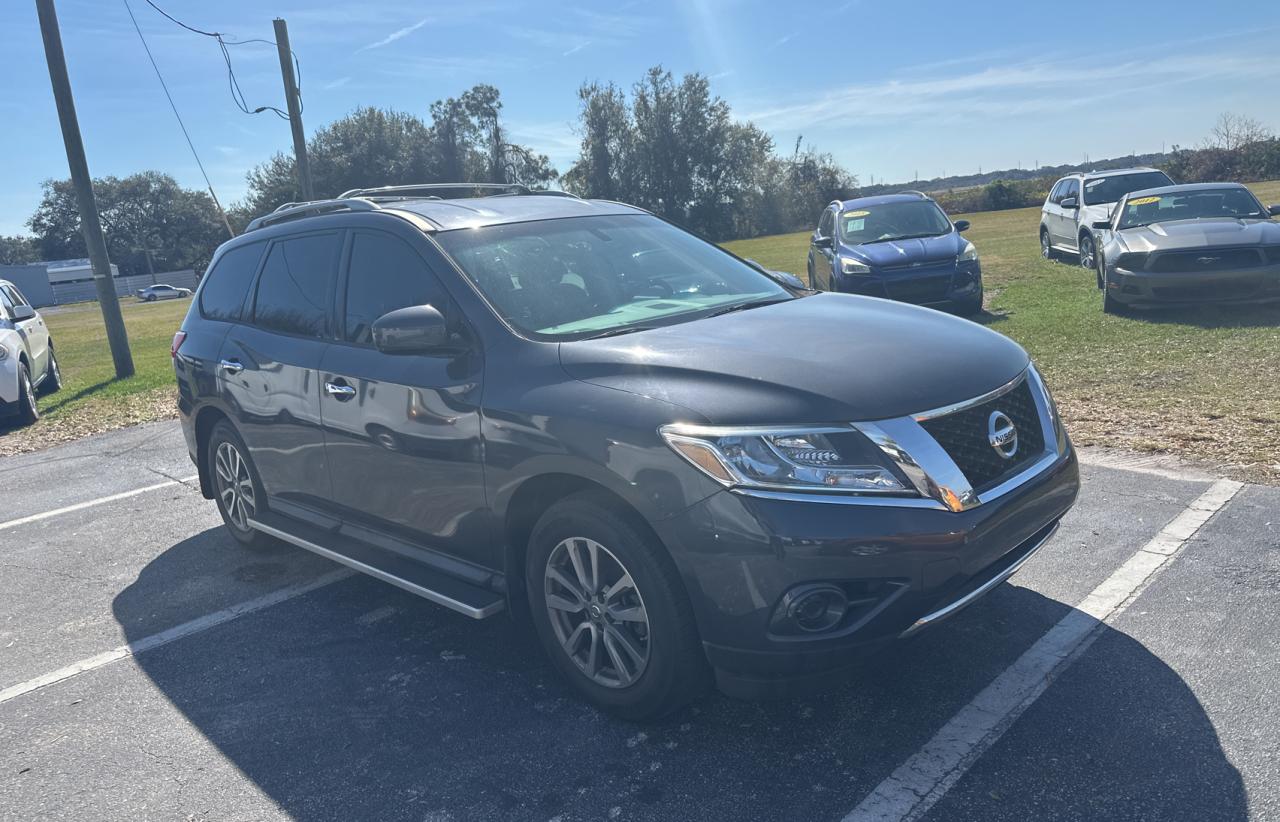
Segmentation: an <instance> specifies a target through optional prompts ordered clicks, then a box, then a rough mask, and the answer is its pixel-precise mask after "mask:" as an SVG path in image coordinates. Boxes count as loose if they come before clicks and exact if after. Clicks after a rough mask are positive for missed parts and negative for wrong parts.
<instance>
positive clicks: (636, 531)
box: [525, 492, 711, 721]
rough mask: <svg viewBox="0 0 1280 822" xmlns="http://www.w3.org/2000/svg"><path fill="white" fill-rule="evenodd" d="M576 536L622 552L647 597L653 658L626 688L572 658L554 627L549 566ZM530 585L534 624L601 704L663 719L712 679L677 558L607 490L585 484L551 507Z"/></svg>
mask: <svg viewBox="0 0 1280 822" xmlns="http://www.w3.org/2000/svg"><path fill="white" fill-rule="evenodd" d="M571 537H585V538H587V539H592V540H595V541H596V542H598V543H600V544H601V545H603V546H605V547H606V548H607V549H608V550H609V551H610V552H612V553H613V554H615V555H616V556H617V557H618V559H619V560H620V561H621V562H622V563H623V564H624V565H625V566H626V569H627V570H628V571H629V572H630V574H631V578H632V580H633V581H634V582H635V585H636V589H637V590H638V591H639V592H640V596H641V597H642V598H643V600H644V605H645V610H646V611H647V613H648V617H649V630H650V640H649V660H648V664H647V665H646V666H645V669H644V671H643V672H642V673H641V674H640V677H639V679H638V680H637V681H636V682H635V683H634V684H632V685H630V686H627V687H625V688H608V687H604V686H602V685H599V684H597V683H595V682H593V681H591V680H590V679H589V678H588V677H587V676H586V674H584V673H582V672H581V671H580V670H579V669H578V667H577V666H576V665H575V664H574V663H573V661H572V660H571V659H569V657H568V655H567V654H566V653H565V651H564V650H563V648H562V647H561V646H560V643H559V641H558V640H557V639H556V636H555V632H554V630H553V629H552V627H551V619H550V616H549V615H548V613H547V605H546V600H545V596H546V595H545V591H544V581H543V580H544V574H545V570H546V565H547V561H548V559H549V558H550V556H551V552H552V551H553V550H554V549H555V547H556V545H558V544H559V543H560V542H561V541H562V540H565V539H569V538H571ZM525 588H526V593H527V596H528V602H529V611H530V615H531V617H532V621H533V626H534V629H535V631H536V633H537V634H538V638H539V639H540V640H541V642H542V646H543V650H544V651H545V652H546V654H547V656H548V658H549V659H550V660H551V663H552V665H553V667H555V669H556V670H557V671H558V672H559V673H560V675H561V676H562V677H563V678H564V679H565V680H566V681H567V682H568V683H569V684H570V686H571V687H573V688H574V690H576V691H578V692H579V693H580V694H582V695H583V696H584V697H585V698H586V699H587V700H589V701H590V702H591V703H592V704H594V705H596V706H597V707H599V708H600V709H601V710H604V711H607V712H609V713H611V714H613V715H615V716H618V717H620V718H622V719H626V720H630V721H643V720H652V719H657V718H659V717H662V716H666V715H667V714H670V713H671V712H673V711H675V710H677V709H679V708H681V707H683V706H684V705H687V704H688V703H689V702H691V701H693V700H694V699H696V698H697V697H698V696H700V695H701V694H702V693H703V692H705V691H706V690H707V689H708V688H709V687H710V684H711V670H710V666H708V664H707V660H706V656H705V655H704V653H703V650H702V643H701V641H700V639H699V637H698V631H697V627H696V625H695V623H694V617H693V607H692V606H691V605H690V604H689V598H688V595H687V593H686V591H685V588H684V584H683V583H682V582H681V580H680V575H679V572H677V571H676V567H675V564H674V563H673V562H672V561H671V557H670V556H669V555H668V554H667V552H666V549H665V548H664V547H663V546H662V545H660V544H657V541H656V539H655V538H654V537H653V536H651V535H649V534H648V531H647V529H645V528H644V526H643V525H642V524H640V523H637V522H633V521H632V518H631V517H628V516H625V515H622V514H620V513H619V512H617V510H616V508H615V506H613V505H611V504H610V500H609V499H608V498H607V497H604V496H603V495H600V494H596V493H592V492H583V493H579V494H574V495H572V496H570V497H567V498H565V499H563V500H561V501H560V502H557V503H556V504H554V505H552V506H551V507H550V508H549V509H547V511H546V513H544V514H543V515H542V517H541V518H540V519H539V520H538V523H537V525H535V526H534V528H533V533H532V535H531V536H530V538H529V546H528V551H527V553H526V557H525Z"/></svg>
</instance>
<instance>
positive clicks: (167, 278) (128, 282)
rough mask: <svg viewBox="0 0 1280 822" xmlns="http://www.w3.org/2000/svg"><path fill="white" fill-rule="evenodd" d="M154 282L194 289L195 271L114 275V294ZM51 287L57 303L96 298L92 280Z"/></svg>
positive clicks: (130, 290) (124, 293)
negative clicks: (126, 275) (128, 275)
mask: <svg viewBox="0 0 1280 822" xmlns="http://www.w3.org/2000/svg"><path fill="white" fill-rule="evenodd" d="M156 283H164V284H165V285H172V286H175V287H177V288H191V289H194V288H195V287H196V272H194V271H192V270H191V269H189V268H188V269H184V270H182V271H166V272H164V273H163V274H159V273H158V274H156V275H155V276H154V277H153V276H151V275H150V274H135V275H133V276H131V277H116V278H115V284H116V294H117V295H118V296H121V297H127V296H131V295H133V293H134V292H135V291H137V290H138V289H139V288H146V287H147V286H149V285H155V284H156ZM52 288H53V301H54V303H56V304H58V305H62V304H64V303H79V302H84V301H85V300H96V299H98V290H97V288H95V287H94V285H93V281H92V280H90V281H88V282H82V283H52Z"/></svg>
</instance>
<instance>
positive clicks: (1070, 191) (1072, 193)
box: [1062, 180, 1080, 200]
mask: <svg viewBox="0 0 1280 822" xmlns="http://www.w3.org/2000/svg"><path fill="white" fill-rule="evenodd" d="M1068 197H1075V198H1076V199H1077V200H1078V199H1080V181H1079V180H1067V186H1066V188H1064V189H1063V190H1062V199H1064V200H1065V199H1067V198H1068Z"/></svg>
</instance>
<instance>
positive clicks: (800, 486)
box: [661, 425, 914, 494]
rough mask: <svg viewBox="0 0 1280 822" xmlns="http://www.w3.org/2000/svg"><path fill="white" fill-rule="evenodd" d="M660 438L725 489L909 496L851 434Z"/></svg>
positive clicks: (691, 433)
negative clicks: (745, 488)
mask: <svg viewBox="0 0 1280 822" xmlns="http://www.w3.org/2000/svg"><path fill="white" fill-rule="evenodd" d="M661 433H662V438H663V439H664V440H666V442H667V445H669V446H671V448H672V450H674V451H675V452H676V453H677V454H679V455H680V456H682V457H684V458H685V459H686V460H688V461H689V462H690V463H692V464H693V465H694V466H696V467H697V468H699V469H700V470H702V471H703V472H704V473H706V474H707V475H708V476H710V477H712V478H713V479H715V480H716V481H717V482H719V483H721V484H722V485H726V486H746V487H752V488H773V489H779V490H788V491H842V492H846V493H890V494H892V493H898V494H900V493H903V492H905V491H908V490H909V489H908V488H907V487H906V486H905V485H904V484H903V483H902V481H900V480H899V479H898V477H897V476H896V475H895V474H894V473H893V471H892V470H890V469H889V467H888V465H887V464H886V459H887V458H886V457H885V456H884V453H883V452H882V451H880V449H879V448H877V447H876V446H875V445H874V444H873V443H872V442H871V441H870V440H868V439H867V438H866V437H865V436H863V435H862V434H860V433H859V432H857V431H855V430H853V429H852V428H839V427H814V426H796V427H790V428H777V429H768V428H755V427H744V428H726V427H718V426H698V425H667V426H663V428H662V429H661ZM912 493H914V491H912Z"/></svg>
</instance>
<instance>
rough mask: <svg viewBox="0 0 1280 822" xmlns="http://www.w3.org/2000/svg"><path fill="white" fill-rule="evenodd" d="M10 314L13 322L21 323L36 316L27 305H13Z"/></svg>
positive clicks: (34, 311) (32, 309) (33, 310)
mask: <svg viewBox="0 0 1280 822" xmlns="http://www.w3.org/2000/svg"><path fill="white" fill-rule="evenodd" d="M10 313H12V314H13V321H14V322H22V321H23V320H29V319H31V318H32V317H34V316H35V315H36V310H35V309H34V308H32V307H31V306H29V305H15V306H14V307H13V311H12V312H10Z"/></svg>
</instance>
